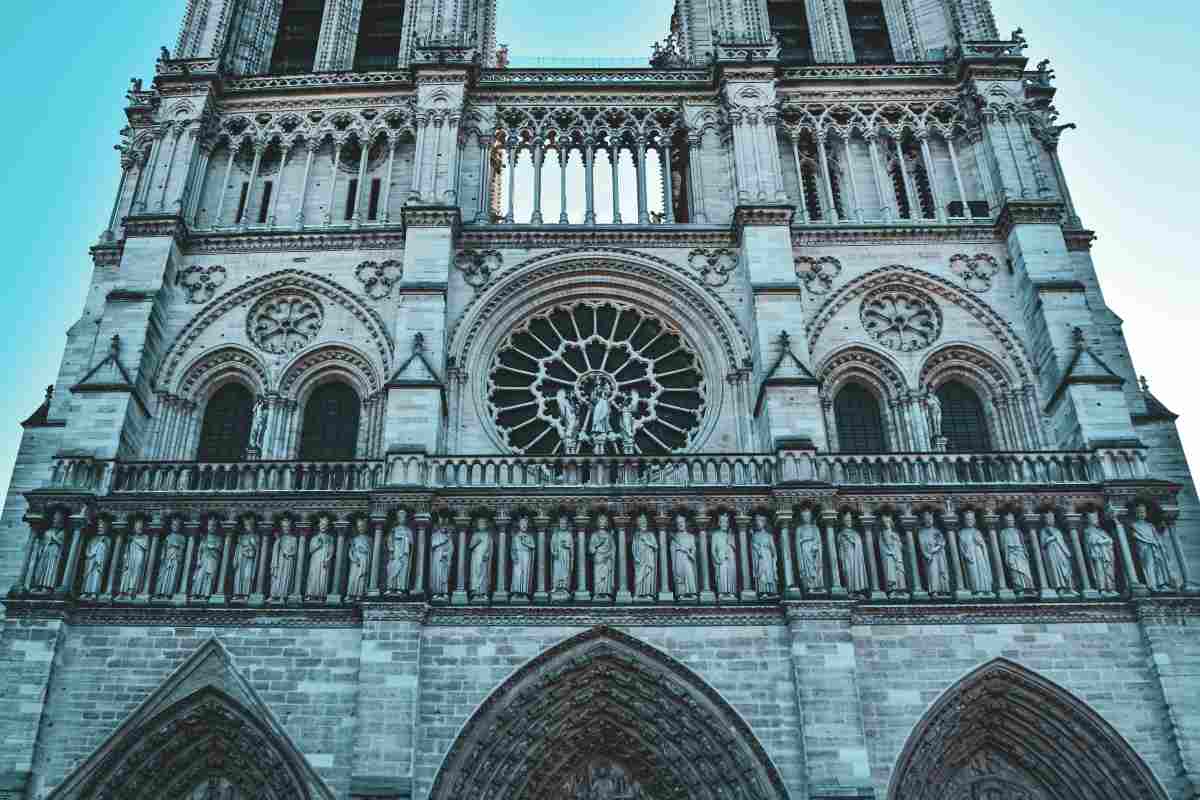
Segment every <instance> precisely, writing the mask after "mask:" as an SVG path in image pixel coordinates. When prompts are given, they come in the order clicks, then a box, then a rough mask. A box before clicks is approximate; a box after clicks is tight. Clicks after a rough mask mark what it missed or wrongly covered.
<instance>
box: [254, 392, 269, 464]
mask: <svg viewBox="0 0 1200 800" xmlns="http://www.w3.org/2000/svg"><path fill="white" fill-rule="evenodd" d="M270 408H271V407H270V405H268V404H267V398H265V397H263V396H262V395H261V394H260V395H259V396H258V397H257V398H255V400H254V422H252V423H251V424H250V449H251V450H262V446H263V438H264V437H265V436H266V435H267V414H268V412H269V411H270Z"/></svg>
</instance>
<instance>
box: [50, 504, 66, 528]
mask: <svg viewBox="0 0 1200 800" xmlns="http://www.w3.org/2000/svg"><path fill="white" fill-rule="evenodd" d="M66 524H67V515H66V514H64V513H63V511H62V509H61V508H56V509H54V513H53V514H51V515H50V527H52V528H62V527H65V526H66Z"/></svg>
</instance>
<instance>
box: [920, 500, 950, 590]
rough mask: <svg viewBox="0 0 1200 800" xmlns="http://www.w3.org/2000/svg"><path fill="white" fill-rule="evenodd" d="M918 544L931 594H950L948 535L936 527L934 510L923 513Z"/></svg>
mask: <svg viewBox="0 0 1200 800" xmlns="http://www.w3.org/2000/svg"><path fill="white" fill-rule="evenodd" d="M921 525H922V527H921V530H920V531H918V532H917V544H918V547H919V549H920V552H921V561H922V562H923V563H924V564H925V580H926V583H927V584H928V587H927V588H928V590H929V593H930V594H934V595H937V594H950V570H949V568H948V567H947V565H946V537H945V535H943V534H942V532H941V531H940V530H938V529H937V528H936V527H934V524H933V512H932V511H925V512H924V513H923V514H922V515H921Z"/></svg>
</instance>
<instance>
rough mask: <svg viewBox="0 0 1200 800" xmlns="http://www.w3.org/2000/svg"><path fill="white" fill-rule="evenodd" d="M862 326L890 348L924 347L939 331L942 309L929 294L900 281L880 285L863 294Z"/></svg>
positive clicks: (903, 349)
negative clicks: (864, 295)
mask: <svg viewBox="0 0 1200 800" xmlns="http://www.w3.org/2000/svg"><path fill="white" fill-rule="evenodd" d="M859 319H860V320H861V321H862V326H863V329H864V330H865V331H866V332H867V333H868V334H869V335H870V336H871V338H872V339H874V340H875V341H877V342H879V343H880V344H882V345H883V346H884V347H887V348H889V349H891V350H897V351H899V352H901V353H911V352H915V351H917V350H924V349H925V348H926V347H929V345H931V344H933V343H934V342H936V341H937V340H938V337H939V336H941V334H942V312H941V309H939V308H938V305H937V303H936V302H935V301H934V299H933V298H932V297H930V296H929V295H927V294H925V293H924V292H922V291H918V290H916V289H912V288H909V287H907V286H904V285H901V284H890V285H886V286H881V287H880V288H878V289H876V290H875V291H873V292H871V293H870V294H868V295H867V296H866V297H864V298H863V301H862V307H861V308H860V309H859Z"/></svg>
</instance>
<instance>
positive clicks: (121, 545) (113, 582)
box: [100, 520, 128, 600]
mask: <svg viewBox="0 0 1200 800" xmlns="http://www.w3.org/2000/svg"><path fill="white" fill-rule="evenodd" d="M127 528H128V525H127V524H126V523H125V522H124V521H123V520H122V521H121V522H114V523H113V530H114V531H116V534H117V536H116V539H115V541H114V542H113V550H112V556H110V558H109V562H108V583H106V584H105V585H104V594H103V595H101V596H100V599H101V600H110V599H112V597H113V596H114V595H116V593H117V592H116V586H117V568H118V567H119V566H120V564H121V556H122V555H123V554H124V552H125V531H126V529H127Z"/></svg>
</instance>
